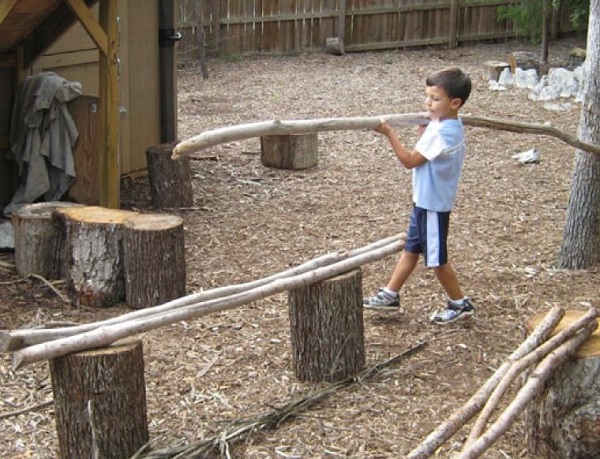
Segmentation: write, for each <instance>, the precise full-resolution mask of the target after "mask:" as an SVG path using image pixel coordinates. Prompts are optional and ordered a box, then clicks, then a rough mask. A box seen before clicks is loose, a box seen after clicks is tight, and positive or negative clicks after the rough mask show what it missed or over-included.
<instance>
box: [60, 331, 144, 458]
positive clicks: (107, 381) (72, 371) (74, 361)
mask: <svg viewBox="0 0 600 459" xmlns="http://www.w3.org/2000/svg"><path fill="white" fill-rule="evenodd" d="M50 374H51V377H52V387H53V392H54V411H55V415H56V430H57V434H58V440H59V445H60V457H62V458H73V459H80V458H92V457H93V458H106V459H121V458H123V459H125V458H129V457H132V456H133V455H134V454H135V453H136V451H138V449H139V448H141V447H142V446H143V445H145V444H146V443H147V442H148V440H149V435H148V421H147V409H146V386H145V382H144V358H143V351H142V342H141V341H140V340H131V339H130V340H128V341H126V342H122V343H121V344H119V343H115V344H114V345H113V346H110V347H106V348H102V349H95V350H91V351H84V352H77V353H73V354H68V355H66V356H64V357H59V358H56V359H53V360H51V361H50Z"/></svg>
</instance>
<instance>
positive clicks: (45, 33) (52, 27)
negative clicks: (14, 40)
mask: <svg viewBox="0 0 600 459" xmlns="http://www.w3.org/2000/svg"><path fill="white" fill-rule="evenodd" d="M97 1H98V0H85V4H86V5H87V6H88V7H91V6H93V5H94V4H96V3H97ZM76 21H77V18H76V17H75V15H74V14H73V12H72V11H71V9H70V8H69V6H67V4H66V3H61V4H60V6H59V7H58V8H56V10H54V12H53V13H52V14H50V16H48V17H47V18H46V20H45V21H44V22H43V23H42V24H40V26H39V27H38V28H37V29H36V30H35V31H34V32H33V33H31V34H30V35H29V37H27V38H26V39H25V40H24V41H23V48H24V49H23V63H24V65H25V67H29V66H30V65H31V64H32V63H33V61H35V60H36V59H37V58H38V57H39V56H40V55H41V54H43V53H44V51H46V49H47V48H48V47H49V46H50V45H51V44H52V43H54V42H55V41H56V40H57V39H58V38H59V37H60V36H62V35H63V34H64V33H65V32H66V31H67V30H68V29H69V27H71V26H72V25H73V24H74V23H75V22H76Z"/></svg>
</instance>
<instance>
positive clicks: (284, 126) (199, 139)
mask: <svg viewBox="0 0 600 459" xmlns="http://www.w3.org/2000/svg"><path fill="white" fill-rule="evenodd" d="M460 118H461V119H462V122H463V124H464V125H465V126H472V127H480V128H487V129H496V130H501V131H510V132H519V133H524V134H541V135H545V136H549V137H555V138H557V139H559V140H562V141H563V142H565V143H567V144H569V145H571V146H573V147H575V148H578V149H580V150H585V151H588V152H590V153H596V154H600V146H598V145H593V144H590V143H586V142H583V141H581V140H579V139H578V138H577V137H576V136H573V135H571V134H569V133H566V132H564V131H561V130H560V129H557V128H554V127H552V126H548V125H545V124H536V123H521V122H515V121H508V120H499V119H494V118H487V117H483V116H476V115H461V117H460ZM381 120H385V121H386V122H387V123H388V124H390V125H392V126H416V125H423V124H427V123H428V122H429V121H430V120H429V118H428V117H427V114H426V113H403V114H387V115H378V116H367V117H355V118H317V119H311V120H270V121H259V122H256V123H245V124H237V125H234V126H227V127H221V128H216V129H211V130H208V131H204V132H203V133H201V134H199V135H197V136H194V137H192V138H190V139H188V140H184V141H182V142H179V143H178V144H177V145H176V146H175V148H174V149H173V154H172V157H173V159H177V158H179V157H181V156H184V155H190V154H192V153H195V152H197V151H199V150H202V149H204V148H208V147H212V146H214V145H219V144H222V143H227V142H233V141H235V140H243V139H249V138H252V137H262V136H267V135H292V134H310V133H314V132H322V131H344V130H358V129H375V128H376V127H377V126H379V124H380V123H381Z"/></svg>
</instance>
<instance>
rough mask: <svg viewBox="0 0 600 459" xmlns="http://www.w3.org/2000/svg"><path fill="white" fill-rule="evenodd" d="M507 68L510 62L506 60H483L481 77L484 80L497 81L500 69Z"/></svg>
mask: <svg viewBox="0 0 600 459" xmlns="http://www.w3.org/2000/svg"><path fill="white" fill-rule="evenodd" d="M508 68H510V64H509V63H508V62H501V61H485V62H484V63H483V79H484V80H485V81H491V80H493V81H498V78H500V74H501V73H502V71H503V70H504V69H508Z"/></svg>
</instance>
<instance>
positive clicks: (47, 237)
mask: <svg viewBox="0 0 600 459" xmlns="http://www.w3.org/2000/svg"><path fill="white" fill-rule="evenodd" d="M73 206H79V204H75V203H72V202H62V201H51V202H40V203H37V204H26V205H23V206H21V207H19V208H18V209H17V210H15V211H14V212H13V213H12V215H11V219H12V224H13V228H14V231H15V265H16V267H17V272H18V273H19V275H21V276H23V277H25V276H28V275H29V274H37V275H39V276H42V277H43V278H45V279H48V280H55V279H63V278H64V277H65V247H64V234H63V231H62V230H61V227H60V225H59V224H58V222H57V221H55V220H54V218H53V213H54V211H55V210H56V209H59V208H67V207H73Z"/></svg>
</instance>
